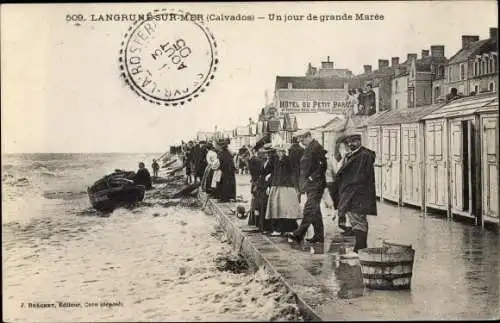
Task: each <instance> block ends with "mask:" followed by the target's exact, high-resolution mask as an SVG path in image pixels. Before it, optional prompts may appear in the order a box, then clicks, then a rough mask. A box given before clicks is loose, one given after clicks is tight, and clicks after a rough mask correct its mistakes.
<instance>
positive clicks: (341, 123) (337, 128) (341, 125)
mask: <svg viewBox="0 0 500 323" xmlns="http://www.w3.org/2000/svg"><path fill="white" fill-rule="evenodd" d="M346 122H347V120H346V119H345V118H340V117H335V118H333V119H332V120H330V121H328V122H327V123H326V124H324V125H323V126H322V127H321V130H322V131H331V132H342V131H344V129H345V126H346Z"/></svg>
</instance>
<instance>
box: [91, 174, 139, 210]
mask: <svg viewBox="0 0 500 323" xmlns="http://www.w3.org/2000/svg"><path fill="white" fill-rule="evenodd" d="M145 191H146V188H145V186H144V185H135V184H134V183H133V182H132V181H130V180H127V179H124V178H109V177H105V178H103V179H101V180H99V181H97V182H96V183H94V185H92V186H91V187H89V188H88V190H87V192H88V195H89V200H90V204H91V205H92V207H93V208H95V209H96V210H99V211H112V210H114V209H116V208H118V207H121V206H129V205H133V204H135V203H137V202H140V201H142V200H143V199H144V192H145Z"/></svg>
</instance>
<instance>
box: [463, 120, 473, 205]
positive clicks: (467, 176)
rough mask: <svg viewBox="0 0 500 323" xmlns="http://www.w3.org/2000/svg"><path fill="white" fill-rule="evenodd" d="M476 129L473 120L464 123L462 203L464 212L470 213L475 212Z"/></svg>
mask: <svg viewBox="0 0 500 323" xmlns="http://www.w3.org/2000/svg"><path fill="white" fill-rule="evenodd" d="M473 139H474V129H473V125H472V121H471V120H465V121H462V147H463V150H462V151H463V156H462V171H463V181H462V192H463V196H462V201H463V210H464V211H467V212H470V211H472V210H474V207H475V205H474V187H475V185H474V176H472V173H473V167H474V163H475V160H474V149H475V147H474V140H473Z"/></svg>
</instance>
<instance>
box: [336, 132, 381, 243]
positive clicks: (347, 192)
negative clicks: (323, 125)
mask: <svg viewBox="0 0 500 323" xmlns="http://www.w3.org/2000/svg"><path fill="white" fill-rule="evenodd" d="M344 142H345V143H346V144H347V146H348V147H349V149H350V150H351V152H350V153H349V154H348V155H347V156H346V158H345V162H344V164H343V165H342V166H341V167H340V169H339V170H338V171H337V174H336V175H335V182H336V183H338V197H339V203H338V214H339V217H340V216H343V215H347V216H348V217H349V220H350V222H351V225H352V231H353V233H354V236H355V237H356V245H355V246H354V252H358V250H360V249H364V248H366V247H367V238H368V220H367V218H366V216H367V215H377V200H376V196H375V168H374V163H375V152H374V151H372V150H370V149H367V148H365V147H363V146H362V145H361V136H360V135H359V134H347V135H346V137H345V140H344Z"/></svg>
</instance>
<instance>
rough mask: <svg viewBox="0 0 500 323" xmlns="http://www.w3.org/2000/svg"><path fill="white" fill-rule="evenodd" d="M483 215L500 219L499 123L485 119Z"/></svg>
mask: <svg viewBox="0 0 500 323" xmlns="http://www.w3.org/2000/svg"><path fill="white" fill-rule="evenodd" d="M483 125H484V126H483V138H482V145H483V147H482V148H483V149H482V150H483V153H482V155H483V156H482V157H483V158H482V159H483V165H482V166H483V169H482V171H483V211H482V212H483V214H484V215H486V216H488V217H493V218H496V219H498V217H499V214H498V211H499V210H498V168H497V158H498V121H497V118H496V117H489V118H484V123H483Z"/></svg>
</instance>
